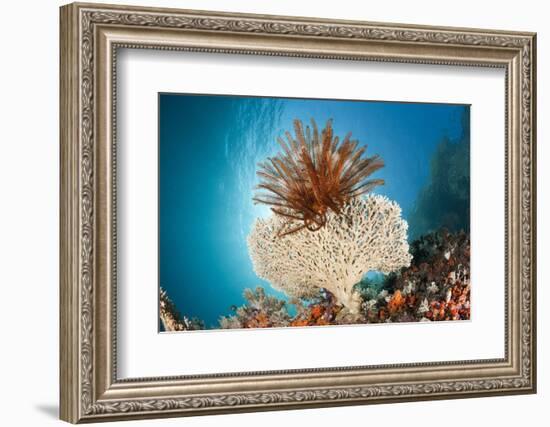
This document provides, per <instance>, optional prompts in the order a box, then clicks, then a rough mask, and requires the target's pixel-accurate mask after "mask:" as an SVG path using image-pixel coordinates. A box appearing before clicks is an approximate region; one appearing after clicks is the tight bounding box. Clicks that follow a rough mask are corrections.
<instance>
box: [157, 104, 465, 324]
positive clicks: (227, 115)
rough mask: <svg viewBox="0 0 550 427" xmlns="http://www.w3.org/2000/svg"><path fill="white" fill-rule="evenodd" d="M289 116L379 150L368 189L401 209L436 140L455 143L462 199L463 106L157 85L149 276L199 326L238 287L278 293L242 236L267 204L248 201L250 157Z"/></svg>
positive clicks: (410, 204)
mask: <svg viewBox="0 0 550 427" xmlns="http://www.w3.org/2000/svg"><path fill="white" fill-rule="evenodd" d="M295 118H298V119H301V120H302V121H303V122H304V125H305V124H306V123H309V121H310V119H311V118H314V119H315V120H316V122H317V124H318V126H319V128H322V127H324V124H325V123H326V121H327V120H328V119H329V118H332V119H333V120H334V122H333V127H334V130H335V134H336V135H339V136H340V137H341V138H342V137H343V136H345V134H346V133H347V132H349V131H351V132H352V134H353V138H354V139H358V140H359V141H360V143H361V144H366V145H367V146H368V148H367V155H373V154H379V155H380V156H381V157H382V159H383V160H384V162H385V167H384V168H382V169H381V170H380V171H378V172H376V173H375V175H373V177H376V178H383V179H384V180H385V181H386V183H385V185H384V186H381V187H378V188H377V189H376V190H375V192H376V193H379V194H384V195H386V196H387V197H389V198H390V199H392V200H395V201H396V202H398V203H399V204H400V205H401V207H402V209H403V215H404V217H405V218H406V219H408V218H409V217H410V216H411V215H412V213H413V212H414V210H415V209H416V208H417V206H416V205H415V204H416V200H417V198H418V197H419V194H420V193H421V192H422V190H423V189H424V190H426V187H427V186H429V184H430V173H432V172H433V170H434V163H435V160H434V156H435V155H436V154H437V152H438V151H437V150H438V147H441V146H442V144H445V143H446V144H451V145H452V144H460V143H461V144H465V145H464V146H465V147H466V148H465V150H466V151H464V150H463V151H464V152H466V154H467V155H468V157H467V159H466V163H464V165H461V166H460V167H461V168H462V171H461V173H462V172H464V173H465V175H466V176H467V178H468V181H467V183H466V184H465V185H466V186H467V187H468V188H467V191H466V193H467V196H468V200H469V122H468V121H465V118H466V119H468V118H469V107H468V106H464V105H450V104H419V103H395V102H365V101H360V102H358V101H332V100H314V99H307V100H305V99H289V98H255V97H230V96H206V95H184V94H159V170H160V172H159V257H160V259H159V265H160V272H159V276H160V277H159V281H160V285H161V286H162V287H163V288H165V289H166V290H167V292H168V294H169V295H170V297H171V298H172V300H173V301H174V302H175V304H176V306H177V307H178V309H179V310H180V311H181V312H182V313H184V314H185V315H187V316H191V317H192V316H196V317H199V318H201V319H202V320H204V321H205V322H206V325H207V327H215V326H216V324H217V320H218V318H219V316H221V315H227V314H230V313H231V311H230V306H231V305H240V304H242V303H244V298H243V297H242V293H243V290H244V289H245V288H255V287H256V286H258V285H260V286H263V287H264V288H265V289H266V291H267V292H268V293H270V294H272V295H276V296H278V297H281V298H284V297H285V296H284V294H282V293H280V292H278V291H275V290H274V289H272V288H271V287H270V286H269V283H268V282H265V281H263V280H261V279H259V278H258V277H257V276H256V275H255V273H254V271H253V269H252V264H251V261H250V258H249V256H248V251H247V245H246V236H247V234H248V232H249V230H250V228H251V225H252V223H253V221H254V219H255V218H256V217H258V216H266V215H269V213H270V211H269V208H267V207H265V206H258V205H254V204H253V203H252V195H253V192H254V187H255V185H256V184H257V178H256V165H257V163H258V162H260V161H263V160H264V159H265V158H266V157H267V156H270V155H274V154H275V153H276V152H277V151H278V144H277V143H276V137H277V136H279V135H282V134H283V133H284V131H286V130H290V131H292V133H293V130H292V129H293V125H292V122H293V120H294V119H295ZM468 120H469V119H468ZM451 148H452V147H451ZM439 151H440V155H441V156H446V151H444V150H443V151H441V149H439ZM447 157H448V156H447ZM436 166H437V165H436ZM445 168H448V166H445ZM466 169H468V170H466ZM445 179H446V178H445ZM442 188H446V187H442ZM437 197H438V198H440V199H441V198H443V199H445V197H444V195H443V196H442V195H441V194H439V195H437ZM468 203H469V202H468ZM468 206H469V205H468ZM451 208H452V206H451ZM424 210H425V211H427V212H422V215H424V216H426V215H429V212H430V211H431V209H429V208H428V209H424ZM417 213H418V212H417ZM417 222H418V221H413V222H412V223H410V224H409V226H410V229H409V235H410V236H412V235H416V234H418V233H419V232H420V230H419V229H418V230H415V229H414V227H415V223H417ZM422 232H424V230H422Z"/></svg>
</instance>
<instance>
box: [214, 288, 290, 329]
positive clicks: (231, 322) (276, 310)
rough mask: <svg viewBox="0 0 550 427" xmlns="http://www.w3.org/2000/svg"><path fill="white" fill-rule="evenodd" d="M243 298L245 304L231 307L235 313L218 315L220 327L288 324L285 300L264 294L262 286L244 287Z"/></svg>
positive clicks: (260, 326)
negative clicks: (254, 287)
mask: <svg viewBox="0 0 550 427" xmlns="http://www.w3.org/2000/svg"><path fill="white" fill-rule="evenodd" d="M244 298H245V299H246V301H247V304H246V305H243V306H241V307H235V306H233V307H232V310H233V311H234V313H235V314H233V315H231V316H222V317H220V320H219V323H220V328H222V329H235V328H269V327H273V326H278V327H281V326H288V325H289V324H290V320H291V317H290V315H289V314H288V311H287V307H286V303H285V301H282V300H279V299H277V298H275V297H272V296H270V295H266V294H265V291H264V289H263V288H261V287H257V288H256V289H255V290H251V289H245V291H244Z"/></svg>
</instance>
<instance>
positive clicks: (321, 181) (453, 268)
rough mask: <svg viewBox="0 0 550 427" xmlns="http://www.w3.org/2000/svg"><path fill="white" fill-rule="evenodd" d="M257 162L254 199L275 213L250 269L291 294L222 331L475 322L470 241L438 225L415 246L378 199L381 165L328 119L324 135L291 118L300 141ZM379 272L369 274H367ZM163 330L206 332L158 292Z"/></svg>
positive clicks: (261, 221) (236, 315)
mask: <svg viewBox="0 0 550 427" xmlns="http://www.w3.org/2000/svg"><path fill="white" fill-rule="evenodd" d="M285 139H286V140H284V139H282V138H278V143H279V145H280V150H281V151H280V152H279V153H278V154H277V155H276V156H274V157H270V158H268V159H267V160H266V161H264V162H261V163H260V164H259V165H258V170H257V175H258V177H259V179H260V183H259V185H258V187H257V189H258V190H259V191H258V192H257V194H256V195H255V196H254V198H253V201H254V203H257V204H263V205H267V206H269V207H270V208H271V215H270V216H269V217H267V218H257V219H256V221H255V222H254V224H253V226H252V229H251V231H250V233H249V235H248V237H247V243H248V249H249V256H250V259H251V261H252V264H253V267H254V271H255V272H256V274H257V276H258V277H259V278H261V279H264V280H267V281H268V282H269V283H270V284H271V286H272V287H273V288H275V289H277V290H279V291H282V292H284V293H285V294H286V295H287V296H288V298H289V299H288V301H286V300H282V299H278V298H276V297H274V296H271V295H267V294H266V292H265V290H264V289H263V288H262V287H257V288H256V289H254V290H251V289H247V290H245V292H244V297H245V299H246V304H244V305H242V306H240V307H232V311H233V313H232V314H231V315H228V316H222V317H220V319H219V326H218V327H219V328H223V329H235V328H265V327H283V326H315V325H341V324H366V323H381V322H418V321H441V320H465V319H469V318H470V275H469V273H470V271H469V265H470V239H469V235H468V234H466V233H465V232H458V233H451V232H448V231H447V230H445V229H443V228H441V229H439V230H438V231H435V232H431V233H429V234H425V235H423V236H421V237H419V238H417V239H416V240H414V241H412V242H411V244H410V245H409V242H408V235H407V231H408V224H407V222H406V221H405V219H403V218H402V216H401V215H402V213H401V208H400V206H399V205H398V204H397V203H396V202H394V201H392V200H389V199H388V198H387V197H385V196H382V195H377V194H374V193H372V190H373V189H375V188H376V187H377V186H380V185H383V184H384V181H383V180H381V179H371V178H370V176H371V175H372V174H373V173H375V172H376V171H377V170H379V169H380V168H382V167H383V166H384V163H383V161H382V159H380V158H379V157H378V156H372V157H367V156H366V147H365V146H359V143H358V141H356V140H352V139H351V133H349V134H348V135H346V136H345V138H344V139H343V140H341V141H340V140H339V138H338V137H337V136H334V134H333V128H332V122H331V121H328V122H327V123H326V125H325V127H324V129H323V130H322V131H321V132H319V129H318V127H317V124H316V123H315V121H313V120H312V121H311V127H309V126H307V127H306V128H305V129H304V126H303V124H302V122H301V121H299V120H295V121H294V136H293V135H292V134H291V133H290V132H286V133H285ZM371 272H372V273H376V274H374V276H370V275H368V274H367V273H371ZM160 319H161V323H162V328H163V329H164V330H165V331H183V330H197V329H204V328H205V327H204V323H203V322H201V321H200V320H199V319H189V318H187V317H185V316H182V315H180V314H179V313H178V311H177V310H176V308H175V305H174V304H173V302H172V301H171V300H170V298H169V297H168V295H167V294H166V292H165V291H164V290H162V289H161V291H160Z"/></svg>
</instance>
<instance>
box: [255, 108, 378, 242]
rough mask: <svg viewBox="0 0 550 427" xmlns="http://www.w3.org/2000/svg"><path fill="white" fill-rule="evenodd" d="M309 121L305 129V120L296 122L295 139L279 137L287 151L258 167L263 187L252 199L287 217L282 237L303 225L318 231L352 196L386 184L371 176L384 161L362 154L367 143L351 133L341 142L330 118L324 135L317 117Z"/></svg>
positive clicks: (302, 227) (281, 144)
mask: <svg viewBox="0 0 550 427" xmlns="http://www.w3.org/2000/svg"><path fill="white" fill-rule="evenodd" d="M311 125H312V128H311V129H310V127H309V126H307V127H306V130H305V132H304V128H303V125H302V122H301V121H300V120H294V132H295V134H296V137H295V138H293V137H292V135H291V134H290V132H286V133H285V136H286V141H284V140H283V139H282V138H280V137H279V138H277V142H278V143H279V145H280V146H281V148H282V150H283V152H282V153H280V154H278V155H277V156H275V157H271V158H268V160H267V161H266V162H262V163H260V164H259V165H258V167H259V170H258V172H257V174H258V176H259V177H260V184H259V185H258V187H257V189H260V190H262V191H261V192H260V193H259V194H257V195H256V196H255V197H254V198H253V200H254V202H256V203H263V204H266V205H269V206H271V210H272V211H273V212H274V213H276V214H278V215H281V216H283V217H285V218H288V221H287V222H286V223H285V226H283V228H282V229H281V230H280V231H279V233H278V235H279V236H284V235H286V234H290V233H295V232H297V231H299V230H302V229H304V228H307V229H308V230H311V231H316V230H319V229H320V228H321V227H323V226H324V225H325V223H326V220H327V217H326V215H327V213H328V211H329V210H332V211H333V212H334V213H336V214H340V212H341V210H342V207H343V206H344V205H345V204H346V203H347V202H348V201H349V200H350V199H351V198H353V197H357V196H359V195H361V194H364V193H367V192H369V191H370V190H372V189H373V188H374V187H375V186H377V185H381V184H383V183H384V181H383V180H381V179H371V180H369V179H367V178H368V177H369V176H370V175H371V174H372V173H373V172H375V171H377V170H378V169H380V168H381V167H383V166H384V162H383V161H382V159H380V158H379V157H378V156H373V157H364V156H363V154H364V153H365V150H366V147H364V146H363V147H360V148H359V147H358V144H359V142H358V141H357V140H352V139H350V138H351V132H350V133H348V134H347V135H346V137H345V138H344V140H343V141H342V142H340V140H339V138H338V137H337V136H336V137H335V136H334V134H333V129H332V120H329V121H327V124H326V126H325V128H324V129H323V130H322V132H321V135H319V130H318V128H317V124H316V123H315V121H314V120H313V119H312V120H311Z"/></svg>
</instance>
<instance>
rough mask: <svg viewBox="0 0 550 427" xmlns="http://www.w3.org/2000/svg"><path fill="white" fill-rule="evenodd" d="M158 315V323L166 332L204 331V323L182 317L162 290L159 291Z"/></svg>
mask: <svg viewBox="0 0 550 427" xmlns="http://www.w3.org/2000/svg"><path fill="white" fill-rule="evenodd" d="M159 314H160V321H161V322H162V326H163V327H164V330H165V331H166V332H173V331H192V330H198V329H205V327H204V323H203V322H202V321H201V320H199V319H197V318H192V319H189V318H188V317H186V316H182V315H181V314H180V313H179V311H178V310H177V309H176V306H175V305H174V303H173V302H172V300H171V299H170V298H169V297H168V294H167V293H166V291H165V290H164V289H162V288H160V291H159Z"/></svg>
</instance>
